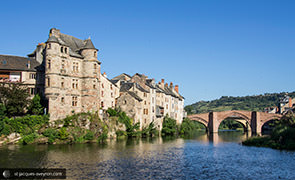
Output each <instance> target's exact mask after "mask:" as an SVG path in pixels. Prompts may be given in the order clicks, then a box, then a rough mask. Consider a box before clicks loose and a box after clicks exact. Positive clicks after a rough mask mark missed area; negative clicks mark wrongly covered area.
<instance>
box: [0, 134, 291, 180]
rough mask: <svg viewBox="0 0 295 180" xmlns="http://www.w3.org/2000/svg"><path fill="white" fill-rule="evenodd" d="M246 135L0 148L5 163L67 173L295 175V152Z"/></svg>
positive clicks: (97, 176)
mask: <svg viewBox="0 0 295 180" xmlns="http://www.w3.org/2000/svg"><path fill="white" fill-rule="evenodd" d="M246 138H247V135H246V134H242V133H237V132H223V133H219V134H214V135H211V136H208V135H207V134H206V133H199V134H197V135H196V136H194V138H189V139H185V138H176V139H171V138H170V139H168V138H166V139H164V138H154V139H143V140H142V139H140V140H122V141H119V142H115V141H111V142H109V143H108V144H107V145H98V144H75V145H27V146H16V145H14V146H5V147H1V148H0V167H1V168H3V167H5V168H16V167H19V168H30V167H40V168H41V167H42V168H66V169H67V176H68V178H67V179H206V180H207V179H220V180H225V179H237V180H241V179H255V180H257V179H259V180H263V179H266V180H269V179H284V180H287V179H290V180H294V179H295V152H294V151H279V150H273V149H268V148H256V147H247V146H242V145H241V144H240V142H241V141H242V140H243V139H246Z"/></svg>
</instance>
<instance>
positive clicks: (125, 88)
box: [0, 28, 184, 129]
mask: <svg viewBox="0 0 295 180" xmlns="http://www.w3.org/2000/svg"><path fill="white" fill-rule="evenodd" d="M97 54H98V49H96V48H95V46H94V45H93V43H92V41H91V39H86V40H81V39H78V38H75V37H73V36H70V35H66V34H63V33H61V32H60V30H58V29H55V28H52V29H51V30H50V33H49V38H48V40H47V41H46V43H40V44H38V45H37V47H36V49H35V51H34V52H33V53H31V54H29V55H28V57H17V56H9V55H0V82H2V83H15V82H21V84H23V85H26V86H27V87H28V90H29V93H30V94H31V95H32V96H33V95H34V94H37V93H38V94H40V95H41V96H42V97H44V98H45V99H46V101H47V109H48V113H49V114H50V120H51V121H54V120H57V119H61V118H65V117H66V116H67V115H71V114H73V113H78V112H97V111H99V112H100V115H101V116H103V114H105V113H104V112H105V111H106V110H107V109H108V108H115V107H119V108H120V109H121V110H123V111H124V112H126V114H127V115H128V116H130V117H131V118H133V119H134V123H136V122H140V127H141V128H143V127H146V126H147V125H149V123H150V122H152V121H153V122H154V123H155V125H156V127H157V128H158V129H162V122H163V119H164V116H165V115H168V116H170V117H171V118H173V119H176V120H177V123H178V124H180V123H181V122H182V119H183V117H184V108H183V106H184V98H183V97H182V96H181V95H180V94H179V92H178V85H176V86H173V84H172V83H170V85H169V86H168V84H167V83H166V84H164V80H163V79H162V81H161V82H159V83H155V80H154V79H149V78H148V77H147V76H145V75H143V74H138V73H136V74H135V75H133V76H129V75H127V74H125V73H123V74H121V75H119V76H116V77H114V78H113V79H108V78H107V75H106V73H103V74H101V71H100V67H101V62H100V61H98V58H97Z"/></svg>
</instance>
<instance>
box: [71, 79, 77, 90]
mask: <svg viewBox="0 0 295 180" xmlns="http://www.w3.org/2000/svg"><path fill="white" fill-rule="evenodd" d="M72 88H73V89H78V79H72Z"/></svg>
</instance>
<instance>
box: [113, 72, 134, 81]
mask: <svg viewBox="0 0 295 180" xmlns="http://www.w3.org/2000/svg"><path fill="white" fill-rule="evenodd" d="M125 76H127V77H128V78H131V76H129V75H128V74H126V73H122V74H120V75H118V76H116V77H114V78H113V79H112V80H125Z"/></svg>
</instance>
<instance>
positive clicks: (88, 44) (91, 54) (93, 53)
mask: <svg viewBox="0 0 295 180" xmlns="http://www.w3.org/2000/svg"><path fill="white" fill-rule="evenodd" d="M97 52H98V49H96V48H95V47H94V45H93V43H92V41H91V39H90V38H89V39H86V40H85V45H84V47H83V48H82V49H81V54H82V56H83V57H84V59H87V60H97Z"/></svg>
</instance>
